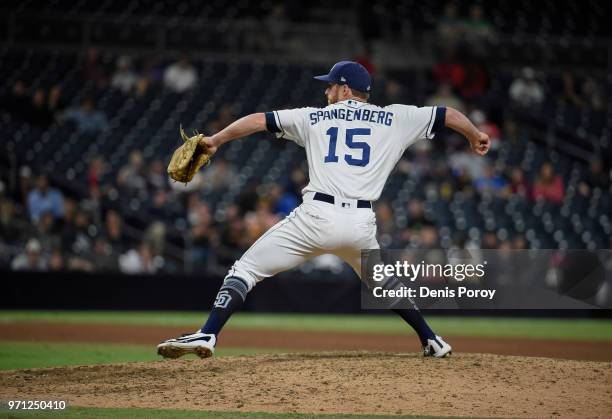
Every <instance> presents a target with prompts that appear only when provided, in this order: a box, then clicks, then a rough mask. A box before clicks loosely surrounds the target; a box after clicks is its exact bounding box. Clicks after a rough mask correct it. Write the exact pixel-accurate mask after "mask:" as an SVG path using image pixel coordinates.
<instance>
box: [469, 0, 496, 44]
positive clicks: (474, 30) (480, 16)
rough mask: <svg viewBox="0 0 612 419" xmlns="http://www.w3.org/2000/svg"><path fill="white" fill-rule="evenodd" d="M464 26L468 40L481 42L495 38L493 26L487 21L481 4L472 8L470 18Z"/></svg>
mask: <svg viewBox="0 0 612 419" xmlns="http://www.w3.org/2000/svg"><path fill="white" fill-rule="evenodd" d="M463 26H464V28H465V29H464V30H465V33H466V36H467V37H468V39H471V40H474V41H480V40H481V39H483V38H491V37H492V36H493V26H492V25H491V23H490V22H489V21H488V20H487V19H486V17H485V15H484V11H483V10H482V6H481V5H479V4H473V5H472V6H471V7H470V15H469V18H468V19H467V20H466V21H465V23H464V25H463Z"/></svg>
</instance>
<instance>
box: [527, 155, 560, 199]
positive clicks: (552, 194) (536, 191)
mask: <svg viewBox="0 0 612 419" xmlns="http://www.w3.org/2000/svg"><path fill="white" fill-rule="evenodd" d="M532 196H533V199H544V200H546V201H548V202H551V203H553V204H561V202H563V198H564V197H565V186H564V185H563V180H562V179H561V176H559V175H558V174H556V173H555V171H554V168H553V165H552V164H550V163H548V162H546V163H544V164H543V165H542V167H541V169H540V175H539V176H538V179H537V180H536V181H535V183H534V185H533V191H532Z"/></svg>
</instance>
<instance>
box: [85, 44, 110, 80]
mask: <svg viewBox="0 0 612 419" xmlns="http://www.w3.org/2000/svg"><path fill="white" fill-rule="evenodd" d="M81 76H82V77H83V80H85V81H86V82H90V83H93V85H94V87H96V88H97V89H102V88H104V87H105V86H106V84H107V76H106V69H105V68H104V64H103V63H102V58H101V56H100V50H98V49H97V48H93V47H92V48H89V49H88V50H87V51H86V53H85V56H84V57H83V62H82V64H81Z"/></svg>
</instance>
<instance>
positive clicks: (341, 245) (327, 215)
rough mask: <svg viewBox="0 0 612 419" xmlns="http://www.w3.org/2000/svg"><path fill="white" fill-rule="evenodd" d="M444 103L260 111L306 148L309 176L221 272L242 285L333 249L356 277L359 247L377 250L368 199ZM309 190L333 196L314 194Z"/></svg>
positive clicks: (431, 128)
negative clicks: (297, 199) (290, 205)
mask: <svg viewBox="0 0 612 419" xmlns="http://www.w3.org/2000/svg"><path fill="white" fill-rule="evenodd" d="M444 109H445V108H437V107H425V108H417V107H415V106H406V105H390V106H387V107H384V108H381V107H379V106H376V105H372V104H369V103H363V102H357V101H355V100H345V101H342V102H339V103H336V104H333V105H330V106H327V107H325V108H322V109H320V108H301V109H289V110H282V111H275V112H268V113H266V126H267V128H268V130H269V131H271V132H275V133H276V134H277V136H278V137H281V138H287V139H289V140H292V141H294V142H296V143H297V144H299V145H301V146H302V147H304V148H305V149H306V155H307V158H308V168H309V175H310V183H309V184H308V186H306V187H305V188H304V190H303V191H302V193H303V195H304V197H303V198H304V202H303V203H302V204H301V205H300V206H299V207H298V208H296V209H295V210H294V211H293V212H292V213H291V214H289V215H288V216H287V217H286V218H285V219H284V220H282V221H280V222H279V223H277V224H276V225H275V226H273V227H272V228H271V229H270V230H268V231H267V232H266V233H264V234H263V235H262V236H261V237H260V238H259V240H257V241H256V242H255V243H254V244H253V245H252V246H251V247H250V248H249V249H248V250H247V251H246V252H245V253H244V255H242V257H241V258H240V259H239V260H237V261H236V263H234V265H233V266H232V268H231V269H230V270H229V272H228V273H227V276H226V279H229V278H240V279H241V280H243V281H244V282H245V283H247V285H248V287H249V290H250V289H251V288H253V287H254V286H255V285H256V284H257V283H258V282H259V281H261V280H263V279H264V278H268V277H270V276H272V275H276V274H277V273H278V272H282V271H285V270H287V269H291V268H293V267H295V266H298V265H299V264H301V263H302V262H304V261H306V260H308V259H310V258H313V257H316V256H319V255H322V254H325V253H332V254H334V255H336V256H338V257H340V258H341V259H343V260H344V261H346V262H347V263H348V264H349V265H350V266H351V267H352V268H353V269H354V270H355V272H356V273H357V275H360V276H361V250H362V249H378V248H379V245H378V241H377V240H376V216H375V214H374V211H372V208H371V205H366V206H365V207H364V206H359V202H357V200H364V201H375V200H376V199H378V197H380V194H381V192H382V189H383V187H384V185H385V182H386V180H387V177H388V176H389V174H390V173H391V170H393V167H394V166H395V164H396V163H397V161H398V160H399V158H400V157H401V155H402V154H403V152H404V150H405V149H406V148H407V147H408V146H410V145H411V144H414V143H415V142H416V141H418V140H420V139H425V138H432V137H433V135H434V132H435V130H436V129H437V128H439V126H440V125H441V124H442V125H444V121H443V119H444V118H443V116H444V113H445V112H444ZM316 192H319V193H323V194H327V195H332V196H333V197H334V199H333V200H331V202H330V200H329V199H328V200H327V201H321V200H319V199H317V197H316Z"/></svg>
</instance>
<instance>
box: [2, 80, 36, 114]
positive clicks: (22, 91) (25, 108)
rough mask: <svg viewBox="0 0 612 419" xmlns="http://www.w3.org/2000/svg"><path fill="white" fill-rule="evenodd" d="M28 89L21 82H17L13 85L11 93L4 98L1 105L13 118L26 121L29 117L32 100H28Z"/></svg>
mask: <svg viewBox="0 0 612 419" xmlns="http://www.w3.org/2000/svg"><path fill="white" fill-rule="evenodd" d="M26 91H27V87H26V85H25V83H24V82H23V81H21V80H17V81H16V82H15V83H14V84H13V89H12V90H11V93H10V94H8V95H6V96H5V97H3V98H2V103H1V104H0V105H1V107H2V110H3V111H4V112H6V113H7V114H9V115H11V116H12V117H14V118H16V119H19V120H22V121H23V120H25V119H26V118H27V117H28V116H29V115H28V113H29V109H30V99H29V98H28V95H27V94H26V93H27V92H26Z"/></svg>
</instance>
